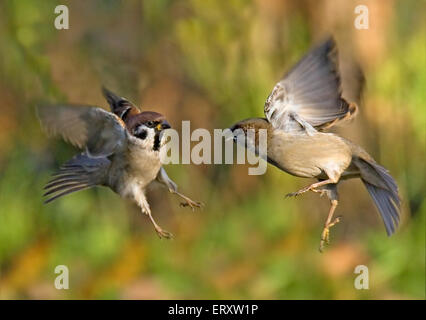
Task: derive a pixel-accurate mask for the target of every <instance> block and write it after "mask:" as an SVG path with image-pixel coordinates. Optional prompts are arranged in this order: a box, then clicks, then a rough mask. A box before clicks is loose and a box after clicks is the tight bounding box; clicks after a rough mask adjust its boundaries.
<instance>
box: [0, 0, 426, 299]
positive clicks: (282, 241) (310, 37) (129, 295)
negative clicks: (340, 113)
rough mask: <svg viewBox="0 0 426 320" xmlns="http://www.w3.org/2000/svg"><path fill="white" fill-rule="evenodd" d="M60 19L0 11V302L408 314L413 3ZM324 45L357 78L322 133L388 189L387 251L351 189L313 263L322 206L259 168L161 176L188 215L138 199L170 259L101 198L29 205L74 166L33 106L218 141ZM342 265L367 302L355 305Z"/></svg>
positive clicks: (421, 189) (415, 225) (423, 206)
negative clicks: (358, 25) (339, 305)
mask: <svg viewBox="0 0 426 320" xmlns="http://www.w3.org/2000/svg"><path fill="white" fill-rule="evenodd" d="M62 2H63V1H53V0H49V1H29V0H19V1H18V0H16V1H13V0H12V1H9V0H5V1H1V2H0V97H1V99H0V106H1V113H0V298H1V299H14V298H24V299H53V298H58V299H69V298H82V299H104V298H108V299H109V298H114V299H115V298H118V299H165V298H178V299H195V298H201V299H208V298H217V299H240V298H242V299H399V298H401V299H409V298H415V299H423V298H425V213H426V202H425V199H424V195H425V190H426V186H425V180H426V179H425V178H426V177H425V153H426V152H425V149H426V142H425V140H426V132H425V130H426V109H425V108H426V89H425V88H426V58H425V55H426V14H425V13H426V7H425V2H423V1H414V0H411V1H393V0H388V1H383V0H370V1H368V2H366V3H365V1H364V2H361V1H338V0H331V1H280V0H253V1H244V0H230V1H214V0H188V1H171V0H155V1H154V0H152V1H136V0H130V1H112V0H109V1H84V0H81V1H80V0H79V1H76V0H73V1H67V2H66V4H67V5H68V7H69V11H70V21H69V22H70V29H69V30H56V29H55V28H54V24H53V23H54V19H55V16H56V15H55V14H54V8H55V6H56V5H58V4H62ZM358 4H367V5H368V9H369V24H370V27H369V29H368V30H357V29H355V28H354V19H355V17H356V15H355V13H354V8H355V6H356V5H358ZM330 33H331V34H333V35H334V36H335V38H336V40H337V43H338V47H339V50H340V53H341V56H342V57H344V56H345V55H346V56H353V57H356V58H357V59H358V60H359V62H360V64H361V65H362V68H363V70H364V72H365V77H366V87H365V93H364V99H363V103H362V104H361V106H360V113H359V114H358V117H357V118H356V119H355V121H353V122H352V123H351V124H349V125H348V126H346V127H344V128H341V129H339V133H340V134H342V135H343V136H344V137H347V138H349V139H351V140H353V141H355V142H357V143H359V144H361V145H362V146H364V147H365V149H366V150H367V151H368V152H370V153H371V154H372V155H373V156H374V157H375V158H376V160H377V161H378V162H380V163H381V164H383V165H384V166H385V167H387V168H388V169H389V170H390V171H391V173H392V174H393V176H394V177H395V178H396V180H397V181H398V184H399V187H400V191H401V196H402V198H403V208H402V224H401V226H400V228H399V230H398V232H397V233H396V234H395V235H394V236H393V237H391V238H388V237H387V236H386V233H385V230H384V226H383V224H382V221H381V219H380V218H379V215H378V213H377V211H376V209H375V207H374V204H373V202H372V200H371V199H370V198H369V195H368V193H367V192H366V190H365V189H364V187H363V186H362V184H361V183H360V181H355V180H351V181H350V182H343V183H342V184H341V186H340V199H341V201H340V204H341V205H340V206H339V208H338V210H337V214H339V215H343V222H342V223H340V224H339V225H338V226H337V227H335V228H333V229H332V234H331V246H330V247H328V248H327V249H326V252H325V253H323V254H320V253H319V252H318V250H317V248H318V244H319V237H320V233H321V230H322V225H323V222H324V220H325V218H326V214H327V210H328V208H329V203H328V201H327V200H326V199H325V198H319V197H318V195H317V194H307V195H304V196H303V197H299V198H297V199H284V195H285V194H286V193H288V192H292V191H295V190H297V189H299V188H300V187H302V186H305V185H306V184H307V183H308V182H309V181H308V180H303V179H298V178H295V177H292V176H289V175H287V174H285V173H282V172H280V171H279V170H277V169H276V168H274V167H272V166H268V170H267V173H266V174H265V175H263V176H248V175H247V168H248V167H247V166H244V165H233V166H231V165H202V166H195V165H169V166H167V167H166V169H167V171H168V172H169V175H170V177H171V178H172V179H173V180H175V181H176V182H177V183H178V185H179V187H180V190H181V191H182V192H184V193H185V194H187V195H189V196H190V197H192V198H194V199H196V200H201V201H203V202H204V203H205V204H206V206H205V208H204V210H202V211H199V212H194V213H192V212H191V211H190V210H188V209H185V208H181V207H179V202H178V199H176V198H175V197H173V196H172V195H169V194H167V193H165V192H163V191H161V190H153V191H152V192H150V193H149V199H150V203H151V206H152V211H153V215H154V216H155V217H156V218H157V221H158V222H159V224H160V225H161V226H163V227H164V228H165V229H167V230H169V231H171V232H172V233H173V234H174V235H175V239H174V240H172V241H167V240H159V239H158V237H157V236H156V234H155V232H154V231H153V228H152V226H151V225H150V223H149V221H148V219H147V218H146V217H145V216H143V215H142V214H141V213H140V211H139V209H138V208H137V206H136V205H134V204H133V203H131V202H127V201H124V200H122V199H120V198H119V196H118V195H116V194H114V193H113V192H112V191H110V190H108V189H105V188H96V189H93V190H86V191H81V192H78V193H75V194H72V195H70V196H67V197H64V198H61V199H60V200H59V201H56V202H53V203H51V204H49V205H43V204H42V194H43V186H44V184H45V183H46V182H47V181H48V179H49V175H50V174H51V173H53V172H54V171H55V169H57V168H58V167H59V165H60V164H61V163H63V162H64V161H66V160H67V159H68V158H70V157H71V156H72V155H73V154H75V153H76V152H78V150H76V149H74V148H73V147H71V146H70V145H67V144H66V143H64V142H63V141H61V140H59V139H52V138H48V137H47V136H46V135H45V134H44V132H43V131H42V130H41V128H40V125H39V123H38V121H37V119H36V117H35V109H34V107H35V105H36V104H37V103H40V102H43V101H49V102H70V103H85V104H94V105H99V106H103V107H107V104H106V102H105V101H104V99H103V97H102V95H101V92H100V87H101V85H106V86H107V87H109V88H110V89H111V90H113V91H115V92H117V93H118V94H119V95H122V96H125V97H128V98H129V99H130V100H132V101H134V102H135V103H137V104H138V105H140V106H142V108H143V109H144V110H155V111H158V112H161V113H163V114H165V115H166V117H167V118H168V120H169V122H170V123H171V124H172V125H173V126H174V127H176V128H180V125H181V121H182V120H190V121H191V127H192V129H195V128H197V127H202V128H208V129H210V130H212V129H213V128H226V127H229V126H230V125H231V124H233V123H235V122H236V121H238V120H240V119H242V118H246V117H251V116H262V115H263V104H264V101H265V99H266V97H267V96H268V94H269V92H270V91H271V89H272V88H273V86H274V84H275V83H276V81H277V80H278V79H279V78H280V77H281V75H282V74H283V73H284V71H285V70H287V69H288V68H289V67H290V66H291V65H292V64H293V63H294V62H296V61H297V59H298V58H300V57H301V55H302V54H303V53H304V52H306V51H307V50H308V49H309V48H310V47H311V46H312V45H313V44H316V43H318V42H319V41H321V40H322V39H323V38H324V37H325V36H326V35H327V34H330ZM359 264H364V265H366V266H368V268H369V275H370V289H369V290H356V289H355V288H354V279H355V276H356V275H355V274H354V268H355V266H357V265H359ZM57 265H66V266H68V268H69V270H70V289H69V290H56V289H55V288H54V285H53V283H54V279H55V276H56V274H54V269H55V266H57Z"/></svg>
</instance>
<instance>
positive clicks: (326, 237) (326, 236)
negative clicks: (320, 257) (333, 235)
mask: <svg viewBox="0 0 426 320" xmlns="http://www.w3.org/2000/svg"><path fill="white" fill-rule="evenodd" d="M337 204H338V201H337V200H335V199H333V200H331V208H330V211H329V212H328V217H327V220H326V221H325V224H324V229H323V230H322V234H321V242H320V246H319V251H320V252H323V249H324V244H329V243H330V228H331V227H332V226H334V225H336V224H337V223H339V222H340V217H337V218H335V219H334V220H333V221H332V219H333V214H334V211H335V210H336V207H337Z"/></svg>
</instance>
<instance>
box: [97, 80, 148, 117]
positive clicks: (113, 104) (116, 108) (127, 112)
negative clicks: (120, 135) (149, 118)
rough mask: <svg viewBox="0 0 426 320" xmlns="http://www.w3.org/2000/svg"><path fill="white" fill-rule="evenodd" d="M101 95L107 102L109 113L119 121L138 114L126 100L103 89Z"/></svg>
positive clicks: (135, 108)
mask: <svg viewBox="0 0 426 320" xmlns="http://www.w3.org/2000/svg"><path fill="white" fill-rule="evenodd" d="M102 93H103V95H104V97H105V99H106V100H107V101H108V104H109V107H110V108H111V112H112V113H114V114H115V115H116V116H118V117H119V118H120V119H122V120H124V121H126V118H127V117H128V116H131V115H135V114H138V113H140V110H139V109H138V108H137V107H136V106H135V105H134V104H133V103H131V102H130V101H129V100H127V99H126V98H123V97H120V96H117V95H116V94H115V93H113V92H111V91H110V90H108V89H107V88H105V87H102Z"/></svg>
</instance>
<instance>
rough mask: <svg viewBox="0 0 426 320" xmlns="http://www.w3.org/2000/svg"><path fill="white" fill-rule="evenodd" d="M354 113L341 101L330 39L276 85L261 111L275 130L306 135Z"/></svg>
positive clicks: (351, 107)
mask: <svg viewBox="0 0 426 320" xmlns="http://www.w3.org/2000/svg"><path fill="white" fill-rule="evenodd" d="M355 110H356V106H355V105H353V104H349V103H347V102H346V100H345V99H343V98H342V97H341V85H340V76H339V72H338V69H337V49H336V45H335V42H334V40H333V38H330V39H328V40H327V41H325V42H324V43H323V44H321V45H320V46H318V47H316V48H314V49H313V50H311V51H310V52H309V53H308V54H307V55H306V56H304V57H303V58H302V59H301V60H300V61H299V62H298V63H297V64H296V65H295V66H294V67H293V68H292V69H291V70H290V71H289V72H288V73H287V74H286V75H285V76H284V78H283V79H282V80H281V81H279V82H278V83H277V84H276V85H275V87H274V89H273V90H272V92H271V94H270V95H269V97H268V99H267V100H266V103H265V109H264V111H265V115H266V118H267V119H268V120H269V122H271V124H272V125H273V126H274V127H275V128H279V129H283V130H285V131H287V132H292V131H300V130H306V131H307V132H308V133H309V132H312V131H316V129H321V128H322V127H323V126H327V127H329V126H330V123H334V121H336V120H338V119H342V118H344V117H347V116H348V115H351V114H353V113H354V112H355Z"/></svg>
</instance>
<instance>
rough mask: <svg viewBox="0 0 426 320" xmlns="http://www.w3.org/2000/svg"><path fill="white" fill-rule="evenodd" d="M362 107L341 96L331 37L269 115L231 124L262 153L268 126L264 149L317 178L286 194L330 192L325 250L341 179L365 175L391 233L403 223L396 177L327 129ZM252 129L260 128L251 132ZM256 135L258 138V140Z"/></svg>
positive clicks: (293, 170)
mask: <svg viewBox="0 0 426 320" xmlns="http://www.w3.org/2000/svg"><path fill="white" fill-rule="evenodd" d="M356 109H357V107H356V105H355V104H353V103H348V102H347V101H346V100H345V99H343V98H342V96H341V85H340V76H339V72H338V67H337V49H336V48H335V42H334V40H333V39H332V38H330V39H329V40H327V41H325V42H324V43H323V44H321V45H320V46H318V47H316V48H314V49H313V50H312V51H310V52H309V53H308V54H307V55H305V56H304V57H303V58H302V59H301V60H300V61H299V62H298V63H297V64H296V65H295V66H294V67H293V68H292V69H291V70H290V71H289V72H288V73H287V74H286V75H285V76H284V77H283V78H282V79H281V80H280V81H279V82H278V83H277V84H276V85H275V87H274V89H273V90H272V92H271V94H270V95H269V97H268V98H267V100H266V103H265V107H264V112H265V116H266V119H265V118H251V119H247V120H243V121H240V122H238V123H237V124H235V125H234V126H233V127H231V128H230V129H231V130H232V132H233V133H234V141H239V139H240V138H245V139H246V141H245V146H246V147H247V148H249V149H252V150H253V151H255V152H259V148H257V147H258V141H259V129H266V130H267V154H260V156H261V157H263V158H264V159H265V160H267V161H268V162H269V163H271V164H272V165H274V166H276V167H278V168H279V169H281V170H283V171H285V172H287V173H289V174H291V175H294V176H297V177H303V178H316V179H318V182H316V183H313V184H311V185H309V186H307V187H305V188H303V189H301V190H299V191H297V192H293V193H290V194H288V195H287V196H298V195H300V194H302V193H305V192H307V191H314V192H319V193H321V195H322V194H324V193H325V194H326V195H327V196H328V198H329V199H330V201H331V208H330V211H329V213H328V217H327V219H326V222H325V225H324V229H323V231H322V235H321V242H320V251H322V250H323V248H324V243H329V228H331V227H332V226H334V225H335V224H337V223H338V222H339V221H340V218H339V217H337V218H335V219H334V220H333V214H334V211H335V210H336V207H337V204H338V194H337V184H338V182H339V181H340V180H342V179H343V180H346V179H351V178H360V179H361V180H362V182H363V183H364V185H365V187H366V188H367V190H368V192H369V193H370V195H371V197H372V198H373V200H374V202H375V204H376V207H377V208H378V210H379V212H380V215H381V217H382V219H383V222H384V224H385V227H386V232H387V234H388V235H391V234H392V233H394V232H395V230H396V227H397V226H398V224H399V217H400V199H399V196H398V187H397V184H396V182H395V180H394V179H393V178H392V176H391V175H390V174H389V173H388V171H387V170H386V169H385V168H384V167H382V166H381V165H379V164H378V163H376V162H375V161H374V159H373V158H372V157H371V156H370V155H369V154H368V153H367V152H366V151H364V150H363V149H362V148H361V147H359V146H357V145H356V144H354V143H352V142H350V141H348V140H346V139H344V138H341V137H339V136H337V135H336V134H332V133H324V132H323V131H324V130H326V129H328V128H330V127H331V126H333V125H334V124H335V123H336V122H340V121H341V120H344V119H348V118H351V117H352V116H353V115H354V114H355V111H356ZM248 129H253V130H254V131H255V134H254V135H249V134H247V130H248ZM253 137H254V139H253Z"/></svg>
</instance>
